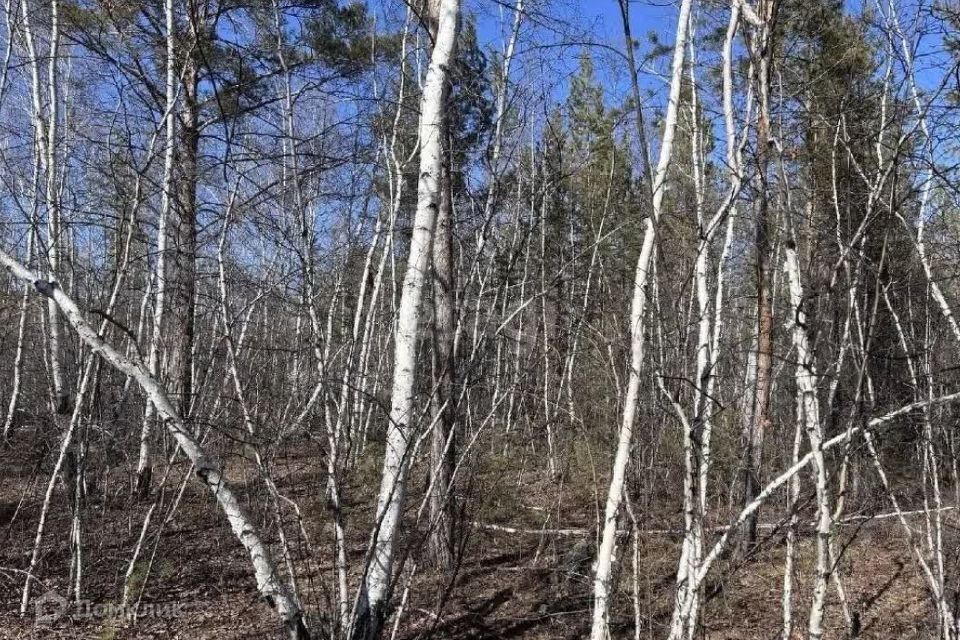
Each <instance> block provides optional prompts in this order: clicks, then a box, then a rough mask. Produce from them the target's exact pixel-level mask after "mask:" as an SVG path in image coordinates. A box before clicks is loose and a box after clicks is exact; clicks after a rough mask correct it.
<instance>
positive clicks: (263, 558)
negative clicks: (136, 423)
mask: <svg viewBox="0 0 960 640" xmlns="http://www.w3.org/2000/svg"><path fill="white" fill-rule="evenodd" d="M0 263H2V264H3V265H4V267H6V268H7V269H8V270H9V271H10V272H11V273H12V274H13V275H14V276H15V277H16V278H19V279H20V280H23V281H24V282H25V283H27V284H29V285H32V286H33V287H34V288H35V289H36V290H37V291H38V292H39V293H40V294H41V295H43V296H45V297H47V298H49V299H50V300H53V301H54V303H56V305H57V307H58V309H59V310H60V311H61V312H62V313H63V315H64V316H65V317H66V319H67V322H69V323H70V325H71V326H72V327H73V328H74V330H75V331H76V332H77V334H78V335H79V337H80V339H81V340H82V341H83V342H84V343H85V344H86V345H87V346H88V347H89V348H90V349H91V350H92V351H93V352H94V353H95V354H97V355H99V356H100V357H102V358H103V359H104V360H106V361H107V362H108V363H110V365H112V366H113V367H114V368H116V369H118V370H119V371H120V372H121V373H124V374H126V375H129V376H131V377H133V378H134V379H135V380H136V381H137V382H138V383H139V384H140V387H141V388H142V389H143V390H144V392H145V393H146V394H147V396H148V397H149V399H150V401H151V402H152V403H153V404H154V406H155V407H156V408H157V411H158V412H159V414H160V417H161V418H162V419H163V420H164V422H165V424H166V426H167V429H168V430H169V431H170V434H171V435H172V436H173V438H174V439H175V440H176V442H177V444H178V445H179V446H180V448H181V449H182V450H183V452H184V453H185V454H186V455H187V457H188V458H189V460H190V462H191V463H193V465H194V467H195V471H196V474H197V477H198V478H199V479H200V481H201V482H203V483H204V485H206V486H207V488H208V489H210V491H211V493H213V495H214V498H215V499H216V501H217V504H218V505H219V506H220V508H221V509H223V512H224V515H225V516H226V518H227V521H228V522H229V523H230V528H231V529H232V530H233V533H234V535H235V536H236V537H237V539H238V540H239V541H240V543H241V544H242V545H243V546H244V548H245V549H246V550H247V553H248V554H249V556H250V561H251V564H252V565H253V570H254V576H255V577H256V580H257V589H258V591H259V592H260V595H261V596H263V597H264V598H265V599H266V600H267V602H268V603H269V604H270V606H272V607H273V608H274V609H275V610H276V611H277V613H278V614H279V615H280V617H281V619H282V621H283V625H284V628H285V630H286V631H287V633H288V636H289V637H290V638H291V639H293V640H303V639H305V638H309V633H308V632H307V629H306V627H305V626H304V623H303V616H302V612H301V610H300V607H299V606H298V605H297V604H296V602H295V601H294V600H293V599H292V598H291V597H290V595H289V594H288V593H287V590H286V589H285V588H284V586H283V584H282V583H281V582H280V578H279V574H278V573H277V570H276V565H275V564H274V562H273V559H272V557H271V555H270V551H269V549H268V548H267V546H266V545H265V544H264V543H263V541H262V540H261V539H260V534H259V532H258V530H257V526H256V524H254V522H253V521H252V520H251V519H250V518H249V517H248V516H247V514H246V512H245V511H244V509H243V507H242V506H241V505H240V502H239V500H238V499H237V497H236V496H235V495H234V493H233V489H231V487H230V486H229V485H228V484H227V482H226V480H225V479H224V477H223V473H222V471H221V470H220V468H219V466H218V465H217V464H216V463H215V462H214V461H213V460H212V459H210V458H209V457H208V456H207V454H206V452H205V451H204V450H203V449H202V448H201V446H200V443H199V442H198V441H197V440H196V439H195V438H194V437H193V435H191V434H190V432H189V431H188V430H187V427H186V424H185V423H184V421H183V418H182V417H181V416H180V414H179V413H178V412H177V411H176V409H175V408H174V406H173V404H172V403H171V401H170V399H169V398H168V396H167V394H166V391H165V390H164V388H163V387H162V386H161V385H160V383H159V382H158V381H157V379H156V378H154V377H153V376H152V375H150V371H149V370H148V369H147V368H146V366H144V364H143V363H142V362H141V361H140V360H139V359H133V358H129V357H127V356H125V355H123V354H122V353H120V352H119V351H118V350H117V349H115V348H114V347H113V346H112V345H110V344H108V343H107V342H105V341H104V340H103V338H101V337H100V335H99V334H98V333H97V332H96V330H94V328H93V327H92V326H90V324H89V323H88V322H87V320H86V319H85V318H84V317H83V314H82V313H81V311H80V309H79V307H77V305H76V303H75V302H74V301H73V300H72V299H71V298H70V296H68V295H67V294H66V293H65V292H64V291H63V289H61V288H60V286H59V285H57V284H56V283H55V282H49V281H47V280H44V279H42V278H40V276H39V275H37V274H36V273H34V272H33V271H31V270H29V269H27V268H26V267H25V266H23V264H21V263H20V262H19V261H17V260H16V259H14V258H13V257H11V256H10V255H9V254H7V253H6V252H5V251H2V250H0Z"/></svg>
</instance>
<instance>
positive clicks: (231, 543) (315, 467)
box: [0, 429, 956, 640]
mask: <svg viewBox="0 0 960 640" xmlns="http://www.w3.org/2000/svg"><path fill="white" fill-rule="evenodd" d="M54 436H55V434H53V433H52V432H47V433H44V434H39V433H37V432H36V431H35V430H31V429H24V430H23V431H22V432H20V433H18V434H16V435H15V436H14V437H13V438H12V440H11V442H9V443H8V444H7V446H5V447H2V448H0V638H3V639H6V638H10V639H13V638H16V639H27V638H31V639H33V638H36V639H43V640H46V639H48V638H49V639H58V638H71V639H72V638H84V639H86V638H90V639H97V640H113V639H116V640H119V639H127V638H131V639H132V638H183V639H190V640H194V639H203V638H211V639H213V638H216V639H231V640H240V639H246V638H250V639H254V638H257V639H259V638H275V637H280V636H279V635H278V631H277V625H276V623H275V620H274V618H273V614H272V612H271V611H270V610H269V609H268V608H267V606H266V605H265V604H264V603H262V602H261V601H260V600H259V599H258V598H257V595H256V591H255V585H254V580H253V577H252V575H251V572H250V570H249V569H248V566H249V563H248V558H247V557H246V555H245V552H244V551H243V549H242V548H241V547H240V545H239V544H238V543H237V542H236V540H235V538H234V537H233V536H232V535H231V533H230V531H229V529H228V527H227V525H226V523H225V521H224V519H223V518H222V517H221V515H220V514H219V513H218V511H217V509H216V506H215V504H214V502H213V500H212V498H211V496H210V495H209V494H207V493H206V492H205V490H204V489H203V488H202V487H201V486H200V485H199V483H196V482H194V481H189V482H187V483H186V488H185V490H184V492H183V496H182V499H181V501H180V504H179V507H178V509H177V510H176V511H175V512H173V513H172V514H171V513H170V511H169V506H170V505H171V504H172V502H173V498H174V496H175V495H176V493H177V490H178V487H179V480H180V478H181V477H182V474H183V473H184V471H185V470H186V466H185V465H183V464H179V465H176V467H175V472H174V473H171V474H170V478H168V480H167V482H166V484H165V485H164V488H163V490H162V491H156V492H155V494H154V497H156V496H160V502H159V503H158V506H157V507H156V508H155V511H154V513H155V515H154V520H153V525H152V526H151V528H150V530H149V534H148V536H147V543H146V544H145V550H144V553H143V556H142V558H143V560H142V561H141V562H140V563H138V565H137V568H136V570H135V571H134V579H133V583H134V586H136V587H138V589H137V590H135V591H138V590H139V588H141V587H142V596H141V607H140V612H141V613H140V615H139V617H138V619H137V620H136V622H135V623H133V622H132V621H131V620H129V619H125V618H123V617H122V616H121V615H117V614H118V613H122V612H121V611H120V609H119V606H118V603H119V602H120V597H121V594H122V592H123V584H124V574H125V572H126V569H127V565H128V563H129V560H130V557H131V553H132V550H133V549H134V547H135V546H136V544H137V539H138V537H139V534H140V530H141V527H142V522H143V517H144V515H145V514H146V513H147V511H148V509H149V508H150V504H151V502H152V501H143V502H136V501H135V499H134V498H133V497H132V495H131V494H132V491H131V487H130V482H129V476H130V467H131V464H132V463H131V461H130V460H128V459H127V457H126V456H123V455H119V454H118V453H117V451H115V450H111V447H109V446H106V445H102V443H103V442H104V441H108V440H104V439H98V438H92V439H91V441H96V442H97V443H98V444H96V445H94V446H91V449H90V453H89V454H88V458H89V459H91V460H92V459H94V458H96V459H97V465H90V466H91V468H94V467H96V468H98V469H101V468H104V467H106V466H107V465H106V464H105V463H107V462H109V463H110V464H112V465H113V466H112V468H109V469H107V470H106V471H104V472H102V473H100V474H99V475H97V476H96V477H91V478H90V481H89V487H90V488H89V490H88V498H87V503H86V506H85V508H84V510H83V516H82V520H81V522H82V525H81V543H82V547H81V548H82V553H81V557H82V585H83V586H82V599H83V601H84V604H82V605H73V604H71V605H65V604H63V602H62V601H61V600H59V598H60V597H61V595H63V596H65V595H67V593H68V586H67V585H68V582H69V576H70V575H71V570H70V565H71V562H70V559H71V551H70V549H71V547H70V544H69V536H68V533H69V532H70V530H71V517H70V514H69V509H68V505H67V498H66V494H65V492H64V490H63V488H62V486H60V485H58V486H57V488H56V490H55V492H54V495H53V501H52V504H51V509H50V515H49V518H48V520H47V524H46V534H45V536H44V540H43V546H42V554H41V558H40V562H39V564H38V569H37V571H36V575H37V579H38V581H37V582H36V583H34V586H33V591H32V592H33V597H34V598H35V599H36V598H38V597H39V598H41V599H40V600H39V602H40V604H39V605H38V604H37V601H36V600H35V601H34V602H32V603H31V604H30V606H29V608H28V612H27V614H26V615H25V616H22V617H21V616H20V615H19V606H20V597H21V593H22V588H23V579H24V573H23V571H24V569H25V568H26V567H27V566H28V564H29V558H30V553H31V549H32V547H33V540H34V537H35V535H36V530H37V522H38V519H39V513H40V505H41V504H42V501H43V494H44V491H45V488H46V483H47V479H48V478H49V473H50V470H51V468H52V460H53V459H55V456H56V452H55V451H53V450H51V447H52V446H53V443H55V442H56V440H55V437H54ZM101 445H102V446H101ZM320 456H322V452H320V451H317V450H316V449H315V445H314V444H312V443H310V442H308V441H307V442H303V443H299V444H298V446H297V447H296V448H291V449H290V451H289V452H285V455H283V456H280V457H277V458H276V459H275V462H274V464H273V465H272V469H273V474H274V479H275V481H276V483H277V485H278V487H279V490H280V492H281V493H282V494H283V495H284V496H285V497H286V498H288V499H289V500H291V501H293V502H295V503H296V504H297V505H298V507H299V509H300V513H301V514H302V520H301V524H302V526H298V524H297V521H296V516H295V513H294V512H293V510H292V508H288V509H286V512H285V513H284V518H285V522H286V523H287V526H286V528H285V530H286V532H287V541H288V543H289V545H290V548H291V549H292V553H293V555H294V558H293V560H294V564H295V566H296V567H297V585H298V590H299V595H300V598H301V600H302V601H303V602H304V603H305V605H306V607H307V608H308V610H309V611H314V612H315V611H323V610H329V606H330V605H329V601H330V597H331V594H330V587H331V585H332V584H334V583H333V581H332V571H331V557H332V546H333V545H332V538H333V536H332V533H331V531H332V529H331V526H330V518H329V515H328V513H327V511H326V510H325V507H324V502H323V500H322V498H323V486H324V484H323V475H322V469H323V466H324V465H323V464H321V463H320V459H321V458H320ZM371 457H372V456H371ZM158 466H161V465H160V463H158ZM227 468H228V470H229V473H228V475H229V476H230V480H232V481H233V482H234V483H235V484H236V485H237V486H238V488H239V489H240V493H241V495H242V496H244V499H245V500H246V501H247V503H248V507H249V508H250V510H251V512H253V513H256V514H257V515H259V516H260V518H259V520H260V524H261V526H262V527H263V529H264V531H265V534H264V535H265V537H266V538H267V540H268V541H269V542H271V543H273V544H274V545H275V546H274V548H275V549H276V548H278V547H279V544H278V536H277V528H276V527H275V526H274V523H275V520H273V516H272V510H271V508H268V505H269V502H268V501H267V500H266V499H265V497H264V495H265V494H264V493H263V491H262V488H258V489H250V488H249V487H248V486H247V484H248V480H251V479H252V475H251V476H250V477H246V476H245V475H244V474H242V473H241V472H240V471H238V469H240V468H246V469H249V468H250V465H249V463H244V464H240V463H239V461H238V460H236V459H234V460H231V461H228V464H227ZM157 473H158V474H159V473H160V472H159V471H158V472H157ZM358 477H360V478H361V480H363V479H364V478H365V481H357V482H356V484H355V485H354V486H350V487H347V488H346V495H347V496H348V501H347V503H346V504H345V509H346V514H347V518H348V527H349V531H351V532H352V533H351V535H350V539H349V558H350V563H351V565H352V566H354V567H357V566H359V565H360V564H361V563H362V560H363V554H364V547H365V543H366V539H367V535H368V534H367V532H368V526H369V525H368V523H369V521H370V519H371V516H372V513H371V512H372V506H371V505H372V502H373V490H374V488H375V487H376V482H375V478H376V469H375V468H373V467H372V466H371V468H370V469H369V470H364V471H363V472H362V473H360V474H359V476H358ZM155 481H156V482H159V479H158V478H157V477H156V476H155ZM598 482H599V483H600V486H603V484H602V482H603V481H602V479H601V480H599V481H598ZM518 483H519V484H520V485H521V486H522V487H523V490H522V491H518V490H517V485H518ZM423 484H424V483H423V481H422V478H418V477H416V476H414V477H413V478H412V481H411V487H410V491H409V493H408V496H409V498H408V514H409V517H411V518H412V516H413V514H414V513H415V511H416V508H417V506H418V503H419V500H420V497H421V496H422V490H423ZM465 484H467V485H468V487H467V488H466V489H465V491H466V492H467V493H468V494H469V495H470V496H472V498H473V501H474V504H477V505H478V506H477V507H476V508H475V509H474V510H473V511H472V512H471V513H469V514H467V515H466V516H465V520H466V521H468V522H469V523H470V524H468V525H467V526H466V527H465V528H464V529H463V531H464V533H463V535H462V537H461V543H462V546H463V550H464V551H463V555H462V561H461V564H460V567H459V571H458V572H457V576H456V582H455V584H454V585H453V586H452V588H449V589H448V587H450V585H449V584H448V582H447V581H446V580H445V579H444V578H443V577H442V576H440V575H439V574H438V572H437V571H436V570H435V569H433V568H431V567H430V566H428V565H427V564H426V563H421V564H417V561H418V560H420V559H419V558H415V557H410V558H409V559H408V560H407V563H406V565H405V567H406V571H405V572H404V574H403V575H404V576H405V577H406V576H409V575H410V574H411V572H412V573H413V578H412V580H411V581H410V582H409V584H410V589H409V593H410V595H409V597H408V598H407V600H406V602H405V605H404V607H403V613H402V617H401V618H400V624H399V626H398V629H397V633H396V637H397V638H398V639H402V640H413V639H415V638H450V639H467V638H475V639H481V638H484V639H496V638H551V639H552V638H557V639H561V638H571V639H572V638H581V637H583V636H584V633H585V632H586V631H587V629H588V625H589V620H590V595H591V582H590V572H591V569H590V562H591V560H592V554H593V542H594V539H593V534H592V533H590V534H589V535H582V534H580V533H579V532H573V533H574V534H573V535H570V532H567V535H555V534H541V533H538V532H540V531H541V530H547V531H550V530H556V529H582V530H584V531H590V532H592V531H593V530H594V527H595V523H596V519H597V505H598V499H597V495H596V493H595V491H594V486H595V485H594V483H593V481H592V480H591V481H590V482H587V481H586V479H585V478H580V479H579V481H577V482H574V481H573V479H572V478H571V479H569V480H568V481H566V484H558V483H556V482H554V481H551V480H549V479H548V478H546V477H545V476H544V475H542V474H538V473H533V472H528V473H525V474H521V473H519V471H518V469H515V468H513V469H506V468H504V467H495V466H490V465H488V466H487V468H485V469H483V470H482V471H480V472H478V473H477V474H475V476H474V477H473V478H472V479H471V480H470V481H469V482H468V483H465ZM257 486H258V487H259V485H257ZM284 504H289V503H284ZM650 511H651V512H650V513H648V514H647V515H646V517H642V522H641V525H640V526H641V527H642V528H644V529H650V530H656V531H655V532H653V533H649V534H647V535H644V536H642V537H641V539H640V544H639V545H638V546H637V548H636V558H637V566H638V572H637V575H638V576H639V580H637V581H634V579H633V576H634V570H633V560H634V557H635V556H634V549H633V545H632V544H631V542H630V541H629V540H628V539H624V540H623V542H622V543H621V552H620V556H621V563H620V564H621V576H620V590H621V593H620V595H619V596H618V598H617V607H618V608H617V609H616V611H615V612H614V621H615V624H614V629H613V631H614V635H615V637H623V638H633V637H634V635H633V628H634V625H633V621H634V615H635V614H636V613H637V612H636V611H635V609H634V607H633V604H632V603H633V598H632V593H633V591H634V588H636V590H637V591H638V593H639V598H638V601H639V612H638V613H639V616H640V619H641V633H640V637H641V638H651V639H652V638H661V637H663V635H664V630H665V627H666V625H668V624H669V617H670V613H671V611H672V600H671V599H672V588H673V575H674V573H675V571H676V559H677V557H678V551H679V536H676V535H671V534H669V533H662V530H663V529H668V530H669V529H671V528H673V527H676V526H679V524H680V522H681V519H682V514H680V513H679V511H665V510H661V511H654V510H652V509H651V510H650ZM771 517H772V516H771V514H765V519H766V518H771ZM945 520H946V521H947V523H948V524H949V527H948V529H949V530H950V531H951V532H953V531H955V530H956V520H955V519H954V518H953V516H952V515H951V516H950V517H949V518H946V517H945ZM801 521H802V522H805V523H809V522H810V517H809V514H808V513H805V514H804V515H803V518H802V520H801ZM160 522H165V524H164V525H163V527H162V530H161V529H159V528H158V524H159V523H160ZM918 524H919V522H918ZM488 525H500V526H502V527H510V528H513V529H517V530H519V531H504V530H500V529H495V528H493V527H491V526H488ZM408 529H409V530H413V531H414V532H415V533H412V534H408V535H412V536H417V535H420V534H418V533H416V527H413V526H410V527H408ZM952 535H953V534H952V533H951V536H952ZM782 540H783V536H782V535H781V534H780V533H777V534H775V535H770V536H769V537H768V540H766V542H763V543H762V544H761V546H760V548H759V549H758V551H757V552H756V553H755V554H754V555H753V556H752V557H750V558H749V559H748V560H747V561H746V562H744V563H741V564H740V565H739V566H734V565H732V564H731V562H730V561H723V562H722V563H721V566H718V567H717V570H715V571H714V572H713V574H712V575H714V576H722V578H719V579H717V578H715V579H714V581H713V582H711V583H710V584H709V585H708V589H707V592H708V596H709V601H708V604H707V607H706V612H705V615H704V617H703V621H702V628H703V637H704V638H710V639H717V640H734V639H748V638H749V639H754V638H757V639H766V638H769V639H774V638H779V637H781V635H782V631H781V630H782V628H783V626H782V625H783V623H782V605H781V594H782V585H783V574H782V567H783V555H784V547H783V543H782ZM405 542H406V544H405V547H406V548H413V549H419V548H422V547H423V546H424V545H423V544H422V540H418V539H411V538H408V539H407V540H406V541H405ZM838 546H841V547H843V546H846V551H845V554H844V559H843V561H842V562H841V563H840V564H839V566H838V572H839V575H840V578H841V581H842V584H843V587H844V590H845V593H846V599H847V602H848V606H849V609H850V611H851V612H852V617H853V618H854V621H853V625H854V626H855V627H859V637H862V638H933V637H935V636H936V633H935V627H934V626H933V623H934V620H933V618H932V616H931V615H930V614H931V606H930V600H929V598H928V597H927V595H926V590H925V587H924V583H923V579H922V576H921V575H920V573H919V571H918V569H917V568H916V563H915V561H914V560H913V558H912V557H911V555H910V554H909V552H908V550H909V547H908V546H907V544H906V541H905V540H904V536H903V534H902V529H901V528H900V526H899V524H898V523H897V521H896V520H894V519H888V520H882V521H863V522H856V523H851V524H849V525H846V526H843V527H841V528H840V533H839V540H838ZM799 549H800V553H799V558H798V562H797V567H796V578H797V579H796V580H795V585H796V586H795V594H794V598H795V608H794V611H795V614H794V615H795V628H796V629H795V633H794V636H795V637H797V638H799V637H801V636H802V634H801V631H802V630H803V629H804V627H805V611H806V607H807V603H809V601H810V595H811V594H810V591H809V586H810V583H811V580H810V577H811V574H812V567H813V537H812V531H811V529H810V527H809V525H808V524H807V525H804V526H803V527H802V536H801V539H800V542H799ZM150 558H152V562H149V563H148V560H149V559H150ZM148 564H149V570H147V566H148ZM414 567H416V571H412V570H413V568H414ZM145 578H146V581H145V584H144V579H145ZM351 580H352V584H355V583H356V580H357V576H356V575H355V574H352V575H351ZM405 585H406V582H403V583H401V585H400V587H398V593H397V597H396V598H395V600H397V601H400V600H401V597H400V596H401V595H402V590H403V587H404V586H405ZM635 585H636V587H635ZM447 592H449V594H450V595H449V597H448V598H446V599H445V602H443V606H442V607H441V606H439V605H440V603H441V601H443V600H444V598H443V597H442V595H443V594H444V593H447ZM829 604H830V606H829V615H828V620H827V634H826V637H827V638H848V637H851V629H850V626H849V625H848V624H847V622H846V621H845V620H844V617H843V615H842V611H841V607H840V606H839V603H838V601H837V595H836V589H835V588H832V587H831V590H830V602H829ZM38 614H49V615H48V616H47V617H48V618H53V619H52V620H46V619H40V620H38Z"/></svg>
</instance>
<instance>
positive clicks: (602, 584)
mask: <svg viewBox="0 0 960 640" xmlns="http://www.w3.org/2000/svg"><path fill="white" fill-rule="evenodd" d="M692 4H693V2H692V0H683V1H682V2H681V4H680V14H679V16H678V18H677V37H676V42H675V43H674V50H673V62H672V69H671V78H670V96H669V101H668V103H667V113H666V118H665V122H664V130H663V141H662V143H661V146H660V157H659V160H658V161H657V169H656V173H655V174H654V178H653V203H652V204H653V208H652V211H651V215H650V217H648V218H647V219H646V220H645V221H644V233H643V244H642V246H641V249H640V257H639V258H638V260H637V270H636V275H635V277H634V289H633V301H632V302H631V306H630V376H629V380H628V382H627V392H626V396H625V398H624V407H623V419H622V421H621V423H620V434H619V437H618V439H617V451H616V455H615V457H614V462H613V472H612V473H611V477H610V490H609V492H608V494H607V502H606V506H605V508H604V518H603V533H602V535H601V541H600V549H599V550H598V552H597V562H596V568H595V574H594V580H593V624H592V628H591V631H590V638H591V640H606V639H607V638H608V637H609V634H610V631H609V619H608V616H609V611H610V596H611V592H612V590H613V584H612V577H613V565H614V557H615V554H616V547H617V520H618V519H619V515H620V508H621V505H622V504H623V492H624V484H625V482H626V472H627V463H628V462H629V459H630V449H631V446H632V444H633V426H634V425H633V423H634V419H635V417H636V412H637V403H638V401H639V394H640V375H641V369H642V368H643V355H644V351H643V347H644V312H645V311H646V304H647V292H646V288H647V279H648V276H649V273H650V264H651V261H652V260H653V255H654V241H655V239H656V224H657V222H658V221H659V219H660V212H661V209H662V206H663V193H664V184H665V182H666V177H667V169H668V168H669V166H670V156H671V153H672V152H673V139H674V134H675V133H676V128H677V111H678V109H679V106H680V87H681V84H682V80H683V59H684V51H685V48H686V39H687V29H688V27H689V22H690V8H691V5H692Z"/></svg>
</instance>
